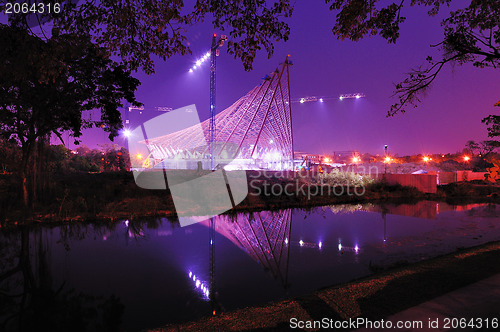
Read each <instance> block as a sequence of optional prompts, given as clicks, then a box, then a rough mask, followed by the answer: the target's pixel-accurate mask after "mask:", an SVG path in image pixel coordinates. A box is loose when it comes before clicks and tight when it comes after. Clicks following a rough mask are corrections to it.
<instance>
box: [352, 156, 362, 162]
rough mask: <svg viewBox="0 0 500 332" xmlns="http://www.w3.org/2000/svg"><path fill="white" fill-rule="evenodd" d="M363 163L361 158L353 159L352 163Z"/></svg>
mask: <svg viewBox="0 0 500 332" xmlns="http://www.w3.org/2000/svg"><path fill="white" fill-rule="evenodd" d="M360 161H361V159H360V158H359V157H353V158H352V162H353V163H359V162H360Z"/></svg>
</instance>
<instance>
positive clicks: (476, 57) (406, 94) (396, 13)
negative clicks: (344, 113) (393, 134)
mask: <svg viewBox="0 0 500 332" xmlns="http://www.w3.org/2000/svg"><path fill="white" fill-rule="evenodd" d="M325 1H326V3H329V4H330V10H333V11H337V12H338V13H337V20H336V23H335V26H334V27H333V33H334V34H335V35H336V36H337V37H338V38H339V39H342V40H343V39H346V38H349V39H351V40H354V41H357V40H360V39H361V38H363V37H366V36H368V35H380V36H382V38H385V39H386V40H387V41H388V42H389V43H396V41H397V39H398V38H399V27H400V24H402V23H404V21H405V19H406V18H405V16H404V10H405V9H407V7H408V6H425V7H429V11H428V14H429V16H434V15H436V14H437V13H438V12H439V11H440V10H441V9H442V7H447V6H448V5H449V4H450V3H451V0H406V1H405V0H401V1H399V4H398V3H392V4H389V5H386V6H385V7H384V6H383V5H380V1H379V0H325ZM441 25H442V26H443V30H444V38H443V40H442V41H441V42H440V43H438V44H437V45H433V46H434V47H439V48H440V49H441V51H442V53H443V55H442V57H441V58H440V59H434V58H433V57H431V56H428V57H427V59H426V61H427V65H425V66H420V67H417V68H416V69H413V70H412V71H411V72H410V73H409V74H408V76H407V78H406V79H404V80H403V81H402V82H400V83H397V84H396V85H395V88H396V90H395V93H394V95H395V96H397V98H398V99H399V101H398V102H397V103H395V104H394V105H392V106H391V108H390V110H389V111H388V113H387V114H388V116H393V115H395V114H397V113H404V112H405V110H406V109H407V108H408V106H410V105H411V106H413V107H416V106H417V105H418V102H420V99H419V98H420V96H421V95H422V93H424V92H425V91H427V90H428V89H429V87H430V86H431V83H432V82H433V81H434V80H435V79H436V77H437V76H438V74H439V72H440V71H441V70H442V68H443V67H444V66H445V65H447V64H452V63H455V64H459V65H463V64H470V63H472V65H474V66H476V67H480V68H484V67H493V68H496V67H497V66H498V65H499V64H500V2H499V1H498V0H472V1H470V3H469V5H468V6H466V7H464V8H462V9H458V10H456V11H452V12H451V13H450V15H449V17H447V18H446V19H444V20H443V21H442V22H441Z"/></svg>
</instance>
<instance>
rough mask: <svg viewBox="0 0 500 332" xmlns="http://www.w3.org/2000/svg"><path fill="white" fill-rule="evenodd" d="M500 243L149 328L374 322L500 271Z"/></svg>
mask: <svg viewBox="0 0 500 332" xmlns="http://www.w3.org/2000/svg"><path fill="white" fill-rule="evenodd" d="M499 260H500V241H496V242H489V243H486V244H483V245H480V246H476V247H471V248H467V249H459V250H457V251H455V252H453V253H450V254H446V255H442V256H438V257H435V258H431V259H428V260H424V261H421V262H417V263H411V264H407V265H405V266H398V267H392V268H388V269H387V270H385V271H382V272H378V273H376V274H374V275H371V276H367V277H363V278H360V279H357V280H353V281H351V282H348V283H344V284H340V285H335V286H331V287H326V288H322V289H320V290H318V291H316V292H314V293H312V294H309V295H305V296H301V297H296V298H293V299H290V300H283V301H279V302H272V303H268V304H265V305H262V306H257V307H249V308H244V309H240V310H236V311H233V312H228V313H223V314H220V315H218V316H216V317H207V318H202V319H200V320H198V321H193V322H188V323H183V324H170V325H167V326H164V327H160V328H155V329H151V330H148V331H150V332H167V331H288V330H289V329H290V319H291V318H297V320H302V321H312V320H322V319H323V318H328V319H332V320H333V321H341V320H347V319H349V318H357V317H363V318H366V319H369V320H371V321H375V320H380V319H385V318H387V317H389V316H391V315H393V314H396V313H398V312H401V311H403V310H406V309H408V308H411V307H413V306H416V305H419V304H421V303H424V302H426V301H429V300H431V299H434V298H436V297H439V296H441V295H444V294H446V293H449V292H451V291H454V290H456V289H459V288H462V287H465V286H468V285H470V284H473V283H475V282H477V281H480V280H483V279H486V278H488V277H491V276H493V275H496V274H499V273H500V264H498V261H499Z"/></svg>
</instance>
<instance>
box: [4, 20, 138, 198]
mask: <svg viewBox="0 0 500 332" xmlns="http://www.w3.org/2000/svg"><path fill="white" fill-rule="evenodd" d="M0 45H2V47H0V72H1V73H2V75H1V76H0V137H3V138H4V139H8V140H15V141H16V142H17V143H18V144H19V146H20V147H21V165H20V166H19V173H20V176H21V178H22V184H23V185H22V188H23V200H24V203H25V205H28V183H27V179H28V176H27V175H28V170H29V169H30V167H29V165H30V160H31V161H33V159H32V158H33V157H34V151H35V147H36V144H37V142H40V141H41V143H42V144H43V143H44V142H46V141H47V137H48V136H49V135H50V134H55V135H56V136H58V137H59V138H60V139H61V141H62V137H61V132H62V131H65V130H68V131H71V133H72V136H74V137H76V138H78V137H79V136H80V135H81V130H82V129H83V128H88V127H92V126H97V125H101V124H105V125H106V126H105V129H104V130H106V131H108V132H109V137H110V139H112V138H113V137H115V136H116V135H117V133H118V130H119V129H120V128H121V127H122V121H121V115H120V112H119V110H118V109H119V108H120V107H122V106H123V105H122V103H121V101H122V100H123V99H126V100H127V101H128V102H130V103H132V104H134V105H140V104H139V103H138V102H137V101H136V99H135V96H134V92H135V90H136V89H137V87H138V86H139V84H140V82H139V81H138V80H137V79H135V78H133V77H132V76H131V75H130V72H129V71H127V70H126V69H125V67H124V66H123V65H119V64H118V63H116V62H114V61H112V60H110V59H109V56H108V53H107V50H106V49H103V48H102V47H98V46H96V45H95V44H93V43H92V41H91V39H90V37H89V36H86V35H77V34H57V33H55V34H53V35H52V36H51V38H49V39H47V40H42V39H40V38H38V37H35V36H33V35H31V34H29V33H28V32H27V31H26V30H23V29H20V28H17V27H11V26H7V25H4V24H0ZM90 110H100V113H101V118H100V120H99V121H96V122H91V121H88V120H87V121H86V120H84V116H83V114H84V112H86V111H90Z"/></svg>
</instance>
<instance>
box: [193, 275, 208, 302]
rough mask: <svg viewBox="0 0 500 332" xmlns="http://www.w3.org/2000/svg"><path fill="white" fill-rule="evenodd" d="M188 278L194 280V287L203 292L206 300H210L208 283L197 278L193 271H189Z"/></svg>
mask: <svg viewBox="0 0 500 332" xmlns="http://www.w3.org/2000/svg"><path fill="white" fill-rule="evenodd" d="M188 276H189V279H192V280H193V282H194V286H195V287H196V289H198V290H199V291H201V292H202V293H203V295H204V296H205V298H206V299H208V298H209V295H210V291H209V290H208V286H207V283H206V282H203V281H202V280H201V279H200V278H196V276H195V275H194V273H193V272H191V271H189V274H188Z"/></svg>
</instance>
